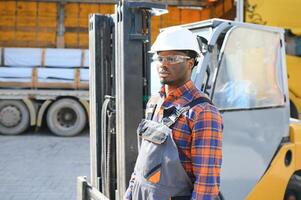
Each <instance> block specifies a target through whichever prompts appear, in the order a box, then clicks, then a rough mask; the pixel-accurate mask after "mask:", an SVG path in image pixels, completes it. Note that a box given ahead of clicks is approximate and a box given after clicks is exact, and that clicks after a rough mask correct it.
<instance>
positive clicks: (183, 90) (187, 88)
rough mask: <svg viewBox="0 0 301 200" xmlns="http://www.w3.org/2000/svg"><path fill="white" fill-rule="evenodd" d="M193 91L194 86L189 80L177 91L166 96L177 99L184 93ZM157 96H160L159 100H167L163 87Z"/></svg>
mask: <svg viewBox="0 0 301 200" xmlns="http://www.w3.org/2000/svg"><path fill="white" fill-rule="evenodd" d="M194 89H195V86H194V84H193V82H192V81H191V80H189V81H187V82H186V83H184V84H183V85H182V86H180V87H178V88H177V89H175V90H173V91H172V92H170V93H169V94H168V97H174V98H179V97H181V96H183V95H184V94H185V93H187V92H189V91H192V90H194ZM159 94H160V96H161V98H163V97H166V98H167V95H166V92H165V86H164V85H162V87H161V89H160V91H159Z"/></svg>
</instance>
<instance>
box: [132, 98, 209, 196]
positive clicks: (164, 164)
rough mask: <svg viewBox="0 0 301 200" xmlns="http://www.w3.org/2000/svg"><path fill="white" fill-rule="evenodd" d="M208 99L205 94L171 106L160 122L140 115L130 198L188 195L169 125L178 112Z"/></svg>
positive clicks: (188, 181) (189, 186)
mask: <svg viewBox="0 0 301 200" xmlns="http://www.w3.org/2000/svg"><path fill="white" fill-rule="evenodd" d="M203 102H209V103H210V100H208V99H207V98H205V97H201V98H198V99H195V100H194V101H192V102H190V103H189V104H188V105H186V106H184V107H182V108H180V109H175V112H173V113H172V114H171V115H170V116H168V117H164V118H163V119H162V122H156V121H152V120H147V119H143V120H142V121H141V123H140V124H139V126H138V129H137V133H138V134H139V136H140V137H141V138H142V143H141V149H140V152H139V155H138V158H137V161H136V165H135V170H134V172H135V180H134V184H133V187H132V199H133V200H169V199H183V200H184V199H187V200H188V199H190V198H191V193H192V190H193V183H192V182H191V179H190V178H189V177H188V175H187V173H186V171H185V170H184V168H183V166H182V164H181V161H180V159H179V153H178V149H177V146H176V144H175V142H174V140H173V137H172V129H171V128H170V127H171V126H172V125H173V124H174V123H175V122H176V121H177V119H178V118H179V116H180V115H181V114H183V113H184V112H186V111H188V110H189V109H190V108H191V107H193V106H194V105H196V104H199V103H203Z"/></svg>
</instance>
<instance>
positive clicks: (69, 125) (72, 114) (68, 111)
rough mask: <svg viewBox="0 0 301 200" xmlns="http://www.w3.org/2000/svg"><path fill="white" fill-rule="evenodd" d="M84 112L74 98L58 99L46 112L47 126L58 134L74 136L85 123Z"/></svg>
mask: <svg viewBox="0 0 301 200" xmlns="http://www.w3.org/2000/svg"><path fill="white" fill-rule="evenodd" d="M86 120H87V119H86V113H85V110H84V108H83V107H82V105H81V104H80V103H79V102H78V101H76V100H74V99H60V100H58V101H56V102H54V103H53V104H52V105H51V106H50V108H49V110H48V112H47V125H48V128H49V129H50V130H51V131H52V132H53V133H54V134H56V135H58V136H75V135H77V134H79V133H80V132H81V131H82V130H83V129H84V127H85V125H86Z"/></svg>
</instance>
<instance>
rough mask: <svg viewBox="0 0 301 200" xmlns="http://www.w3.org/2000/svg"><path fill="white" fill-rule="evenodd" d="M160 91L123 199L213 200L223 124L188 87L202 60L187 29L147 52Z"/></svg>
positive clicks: (141, 130) (165, 35)
mask: <svg viewBox="0 0 301 200" xmlns="http://www.w3.org/2000/svg"><path fill="white" fill-rule="evenodd" d="M151 52H152V53H154V54H155V55H154V61H155V62H157V72H158V74H159V78H160V82H161V84H162V88H161V90H160V92H159V95H156V96H153V97H151V99H150V100H149V102H148V104H147V108H146V118H145V119H143V120H142V122H141V123H140V124H139V126H138V129H137V133H138V134H139V136H140V137H141V138H142V142H141V148H140V151H139V154H138V158H137V161H136V165H135V169H134V172H133V174H132V177H131V180H130V183H129V187H128V189H127V191H126V193H125V196H124V199H129V200H130V199H132V200H169V199H175V200H177V199H179V200H180V199H183V200H184V199H197V200H213V199H217V196H218V193H219V186H220V168H221V163H222V129H223V120H222V117H221V114H220V113H219V111H218V109H217V108H216V107H215V106H214V105H212V103H211V101H210V100H209V99H208V97H207V96H206V95H205V94H203V93H201V92H200V91H199V90H198V89H197V88H196V86H195V85H194V83H193V82H192V81H191V73H192V70H193V68H194V67H195V66H196V64H197V59H198V57H199V56H201V53H200V50H199V46H198V42H197V38H196V37H195V36H194V35H193V33H192V32H191V31H189V30H188V29H186V28H171V29H167V30H165V31H163V32H161V33H160V34H159V35H158V37H157V39H156V41H155V43H154V44H153V46H152V48H151Z"/></svg>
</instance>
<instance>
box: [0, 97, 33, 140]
mask: <svg viewBox="0 0 301 200" xmlns="http://www.w3.org/2000/svg"><path fill="white" fill-rule="evenodd" d="M28 127H29V112H28V109H27V107H26V105H25V104H24V103H23V102H22V101H20V100H1V101H0V133H2V134H5V135H18V134H20V133H22V132H24V131H25V130H26V129H27V128H28Z"/></svg>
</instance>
